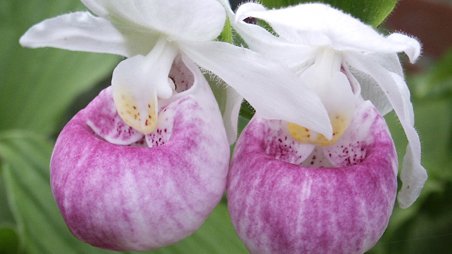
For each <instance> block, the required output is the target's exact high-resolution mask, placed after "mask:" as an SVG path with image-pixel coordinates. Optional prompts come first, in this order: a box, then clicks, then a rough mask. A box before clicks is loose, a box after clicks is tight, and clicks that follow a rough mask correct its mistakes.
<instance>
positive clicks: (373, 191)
mask: <svg viewBox="0 0 452 254" xmlns="http://www.w3.org/2000/svg"><path fill="white" fill-rule="evenodd" d="M357 117H362V118H363V119H364V118H368V117H372V118H371V120H372V121H371V125H370V126H371V127H370V132H369V135H370V136H369V137H367V138H365V139H367V141H369V140H370V141H371V142H368V143H366V142H365V141H366V140H362V141H363V142H364V143H365V145H364V146H363V147H362V148H363V149H365V153H366V157H365V158H364V160H359V161H357V163H355V164H353V165H344V166H342V167H341V166H340V167H335V168H328V167H317V168H316V167H304V166H301V165H299V164H292V163H289V162H287V161H284V160H281V159H280V158H281V156H280V154H278V152H277V151H274V149H267V146H268V145H269V144H268V142H265V140H268V136H269V135H272V133H271V132H274V131H273V130H270V128H269V126H270V124H269V123H270V121H267V120H263V119H259V118H254V119H253V120H252V121H251V122H250V124H249V125H248V126H247V128H246V129H245V130H244V131H243V132H242V135H241V136H240V138H239V140H238V142H237V144H236V148H235V149H236V150H235V154H234V159H233V162H232V166H231V169H230V172H229V179H228V186H227V196H228V206H229V211H230V214H231V218H232V222H233V224H234V227H235V229H236V231H237V232H238V234H239V236H240V238H241V239H242V240H243V241H244V242H245V244H246V246H247V248H248V249H249V250H250V252H251V253H259V254H263V253H286V254H290V253H345V254H350V253H363V252H365V251H367V250H368V249H370V248H371V247H372V246H374V245H375V243H376V242H377V241H378V240H379V238H380V237H381V235H382V234H383V232H384V230H385V229H386V227H387V225H388V221H389V217H390V215H391V213H392V209H393V205H394V202H395V196H396V190H397V159H396V154H395V150H394V145H393V142H392V139H391V136H390V134H389V132H388V130H387V126H386V123H385V122H384V119H383V118H382V117H381V116H380V115H379V114H378V113H377V112H376V110H375V109H374V108H373V107H372V108H371V110H370V111H369V112H367V113H365V114H361V115H359V116H357ZM357 120H360V119H354V123H356V121H357ZM367 120H369V119H367ZM352 124H353V123H352ZM347 135H348V136H350V135H349V134H344V136H347ZM351 136H353V135H351ZM281 139H285V137H281ZM275 140H278V139H275ZM275 142H277V141H275ZM292 150H293V149H292ZM292 150H291V149H286V150H285V151H289V152H291V151H292ZM268 151H271V152H270V153H269V152H268ZM327 151H328V150H327ZM330 151H331V150H330ZM347 153H348V152H347ZM276 155H277V156H276ZM285 157H287V158H290V157H291V156H285ZM292 157H293V156H292Z"/></svg>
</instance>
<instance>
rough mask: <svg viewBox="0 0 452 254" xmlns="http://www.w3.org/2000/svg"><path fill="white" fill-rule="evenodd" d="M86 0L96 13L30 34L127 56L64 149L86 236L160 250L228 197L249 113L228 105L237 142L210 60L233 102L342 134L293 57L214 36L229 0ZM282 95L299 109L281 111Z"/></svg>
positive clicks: (67, 209) (59, 158)
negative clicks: (284, 60)
mask: <svg viewBox="0 0 452 254" xmlns="http://www.w3.org/2000/svg"><path fill="white" fill-rule="evenodd" d="M82 2H83V4H84V5H85V6H86V7H87V8H88V9H89V10H90V11H91V12H92V13H93V14H94V15H93V14H91V13H90V12H74V13H69V14H64V15H61V16H58V17H55V18H50V19H47V20H44V21H43V22H41V23H39V24H37V25H34V26H33V27H31V28H30V29H29V30H28V31H27V32H26V33H25V34H24V35H23V36H22V37H21V39H20V43H21V44H22V45H23V46H27V47H33V48H36V47H56V48H62V49H67V50H76V51H88V52H96V53H109V54H116V55H120V56H123V57H126V59H125V60H123V61H122V62H120V63H119V64H118V66H117V67H116V68H115V70H114V71H113V77H112V85H111V87H109V88H107V89H106V90H104V91H103V92H101V93H100V94H99V96H98V97H96V98H95V99H94V100H93V101H92V102H91V103H90V104H89V105H88V106H87V107H86V108H85V109H84V110H82V111H81V112H79V113H78V114H77V115H76V116H75V117H74V118H73V119H72V120H71V121H70V122H69V123H68V124H67V125H66V127H65V128H64V129H63V131H62V132H61V134H60V135H59V138H58V140H57V142H56V145H55V148H54V152H53V155H52V159H51V184H52V190H53V194H54V197H55V199H56V201H57V204H58V206H59V208H60V210H61V212H62V214H63V217H64V219H65V221H66V223H67V225H68V226H69V228H70V230H71V231H72V232H73V234H74V235H75V236H77V237H78V238H79V239H81V240H83V241H86V242H88V243H90V244H92V245H95V246H98V247H103V248H109V249H115V250H145V249H155V248H159V247H161V246H164V245H168V244H171V243H174V242H176V241H178V240H180V239H182V238H184V237H185V236H188V235H189V234H191V233H193V232H194V231H195V230H196V229H197V228H198V227H199V226H200V225H201V224H202V223H203V221H204V220H205V219H206V217H207V216H208V214H209V213H210V212H211V211H212V209H213V208H214V206H215V205H216V204H217V203H218V202H219V200H220V198H221V197H222V194H223V191H224V188H225V184H226V175H227V170H228V162H229V144H228V141H229V143H232V142H233V141H234V134H235V132H236V126H234V125H236V123H237V119H234V118H236V115H237V114H238V109H237V106H236V105H237V104H236V103H227V105H228V108H226V110H225V114H226V115H225V119H226V126H227V127H228V129H227V131H228V133H230V134H231V135H229V138H227V137H226V134H225V129H224V126H223V123H222V119H221V115H220V112H219V109H218V105H217V104H216V102H215V99H214V97H213V95H212V92H211V91H210V88H209V86H208V83H207V81H206V80H205V78H204V76H203V74H202V72H201V71H200V69H199V67H202V68H204V69H207V70H208V71H211V72H212V73H213V74H215V75H217V76H218V77H219V78H221V79H222V80H223V81H225V82H226V83H227V84H228V85H229V86H231V87H232V88H231V90H229V91H228V94H230V95H231V97H230V98H231V100H232V98H235V100H233V101H235V102H237V101H238V102H240V101H241V98H242V96H244V97H246V99H247V100H248V101H249V102H250V103H251V104H252V105H253V106H254V107H255V108H256V110H257V114H258V115H260V116H261V117H264V118H267V119H276V118H282V119H284V120H287V121H291V122H294V123H297V124H301V125H303V126H308V127H309V128H312V129H314V130H316V131H318V132H319V133H322V134H324V135H326V136H330V135H331V128H330V126H328V124H327V123H328V121H329V120H328V115H327V113H326V110H325V109H324V108H323V105H322V102H321V100H320V98H318V96H317V95H316V94H315V93H314V92H310V91H306V92H304V93H302V94H301V93H298V94H291V89H289V88H290V87H296V85H297V81H296V80H297V77H296V76H295V75H293V74H292V73H291V72H290V71H288V70H286V68H285V67H284V66H283V65H281V64H279V63H273V62H270V61H264V59H265V58H264V57H262V56H261V55H260V54H258V53H255V52H252V51H250V50H247V49H244V48H241V47H236V46H233V45H231V44H228V43H223V42H217V41H214V40H215V39H216V38H217V37H218V36H219V34H220V32H221V31H222V29H223V26H224V23H225V19H226V15H225V10H224V8H223V6H222V5H221V4H220V3H219V2H217V1H215V0H194V1H183V0H172V1H166V0H153V1H151V0H129V1H125V0H82ZM256 63H257V64H256ZM273 73H279V74H281V75H273ZM237 93H238V94H237ZM263 95H265V98H266V100H265V101H263V100H261V97H262V96H263ZM269 95H271V96H269ZM282 99H285V100H288V101H289V102H291V103H292V105H289V104H287V105H283V106H282V107H278V108H277V107H276V106H275V105H278V102H279V101H281V100H282ZM293 105H296V106H297V107H299V108H300V110H299V111H298V112H293V111H291V110H290V107H291V106H293ZM281 110H282V111H281ZM319 111H320V113H319ZM322 112H323V113H322ZM303 115H321V116H320V117H316V118H312V119H315V120H314V121H311V120H310V119H307V118H306V119H305V118H302V117H301V116H303ZM322 115H323V116H322ZM234 123H235V124H234Z"/></svg>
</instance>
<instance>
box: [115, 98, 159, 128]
mask: <svg viewBox="0 0 452 254" xmlns="http://www.w3.org/2000/svg"><path fill="white" fill-rule="evenodd" d="M115 97H116V98H115V104H116V109H117V110H118V114H119V116H120V117H121V118H122V120H123V121H124V122H125V123H126V124H127V125H129V126H131V127H132V128H134V129H135V130H137V131H139V132H141V133H143V134H149V133H151V132H152V131H154V130H155V128H156V126H157V114H158V113H157V112H158V111H157V107H156V103H155V102H156V101H157V100H154V101H148V103H147V104H145V105H140V106H141V107H140V106H139V105H138V104H137V103H136V101H135V100H134V98H133V97H132V96H131V95H128V94H127V93H124V92H122V93H116V94H115Z"/></svg>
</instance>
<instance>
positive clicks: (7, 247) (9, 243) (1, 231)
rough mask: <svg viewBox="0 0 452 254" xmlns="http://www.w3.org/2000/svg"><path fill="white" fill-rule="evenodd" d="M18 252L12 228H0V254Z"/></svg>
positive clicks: (15, 235) (17, 240) (15, 234)
mask: <svg viewBox="0 0 452 254" xmlns="http://www.w3.org/2000/svg"><path fill="white" fill-rule="evenodd" d="M18 251H19V238H18V237H17V233H16V231H15V230H14V229H13V228H10V227H2V228H0V253H2V254H16V253H18Z"/></svg>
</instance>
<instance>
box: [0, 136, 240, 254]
mask: <svg viewBox="0 0 452 254" xmlns="http://www.w3.org/2000/svg"><path fill="white" fill-rule="evenodd" d="M51 150H52V144H51V143H50V142H49V141H48V140H46V139H44V138H42V137H40V136H37V135H34V134H29V133H25V132H18V131H15V132H7V133H3V134H0V158H2V160H3V165H4V167H3V172H2V173H3V177H4V180H5V183H6V189H7V191H8V199H9V204H10V205H11V210H12V211H13V213H14V216H15V219H16V221H17V225H18V228H17V231H18V234H19V237H20V243H21V248H22V250H25V251H26V252H27V253H30V254H34V253H36V254H42V253H46V254H53V253H55V254H60V253H65V254H66V253H67V254H70V253H74V254H75V253H93V254H96V253H118V252H110V251H106V250H101V249H97V248H94V247H91V246H89V245H87V244H84V243H82V242H80V241H78V240H77V239H76V238H75V237H74V236H72V235H71V233H70V232H69V230H68V229H67V227H66V225H65V223H64V221H63V219H62V216H61V215H60V213H59V211H58V208H57V207H56V204H55V201H54V200H53V197H52V194H51V190H50V183H49V168H48V164H49V159H50V154H51ZM156 253H219V254H221V253H237V254H239V253H246V249H245V247H244V246H243V244H242V243H241V242H240V240H239V239H238V237H237V236H236V234H235V232H234V230H233V227H232V224H231V222H230V219H229V216H228V212H227V208H226V204H225V202H222V203H220V204H219V205H218V207H217V208H216V209H215V210H214V212H213V213H212V214H211V216H210V217H209V218H208V219H207V221H206V223H205V224H204V225H203V226H202V227H201V229H199V230H198V231H197V232H196V233H195V234H193V235H192V236H190V237H189V238H187V239H185V240H183V241H181V242H179V243H178V244H175V245H172V246H169V247H166V248H162V249H160V250H158V251H156Z"/></svg>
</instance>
